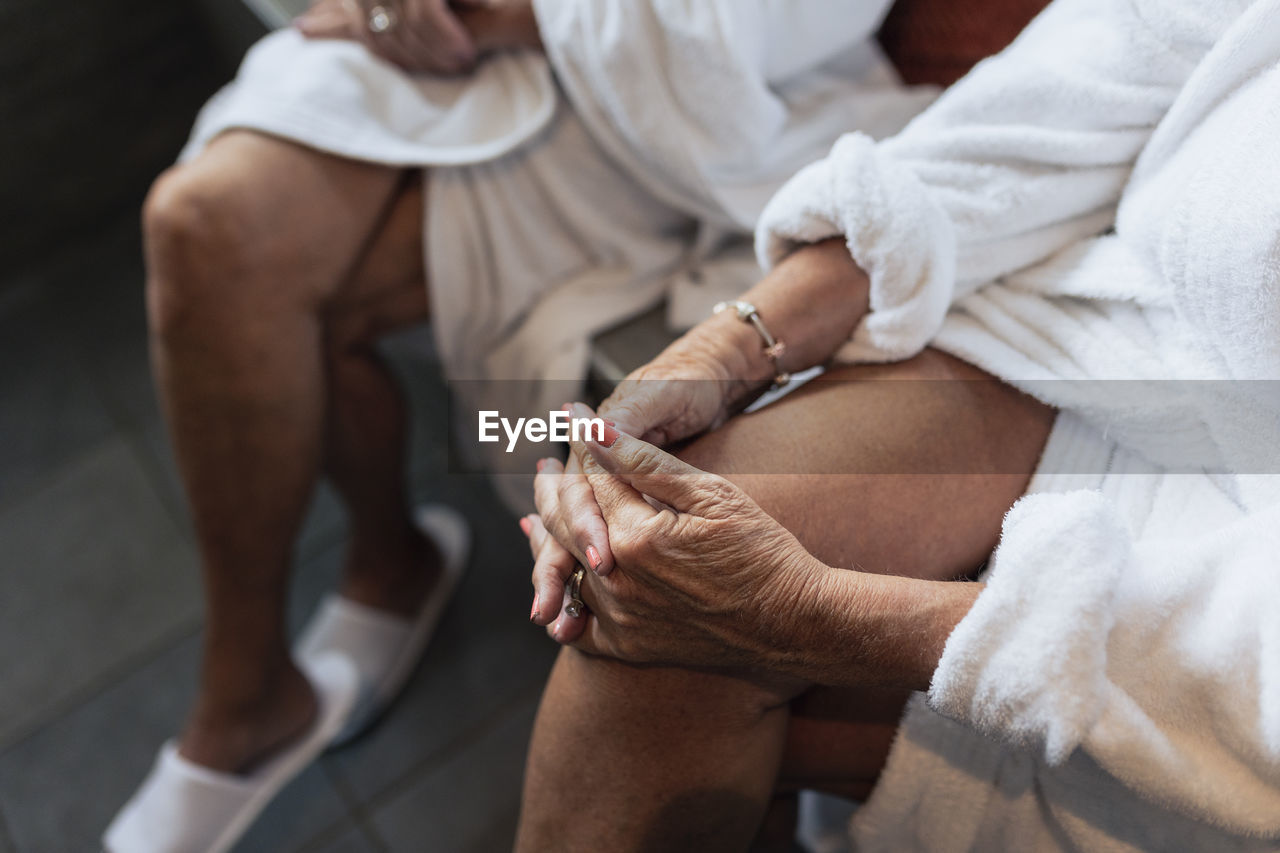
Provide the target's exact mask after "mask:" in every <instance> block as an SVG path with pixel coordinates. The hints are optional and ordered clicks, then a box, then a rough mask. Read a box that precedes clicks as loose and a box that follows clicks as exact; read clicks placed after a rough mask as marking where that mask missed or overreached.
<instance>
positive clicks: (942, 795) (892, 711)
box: [519, 0, 1280, 851]
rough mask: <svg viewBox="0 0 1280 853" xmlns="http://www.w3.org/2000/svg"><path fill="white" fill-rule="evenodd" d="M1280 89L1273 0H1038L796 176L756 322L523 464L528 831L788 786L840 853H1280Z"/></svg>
mask: <svg viewBox="0 0 1280 853" xmlns="http://www.w3.org/2000/svg"><path fill="white" fill-rule="evenodd" d="M1277 103H1280V0H1233V2H1222V0H1174V2H1168V0H1163V2H1154V1H1152V2H1148V0H1137V2H1133V3H1112V2H1109V0H1056V2H1054V3H1053V4H1052V5H1051V6H1050V7H1049V8H1048V10H1047V11H1045V12H1044V13H1043V14H1042V15H1041V16H1040V17H1039V18H1037V20H1036V21H1035V22H1033V23H1032V24H1031V26H1030V27H1029V28H1028V29H1027V30H1026V31H1025V32H1024V33H1023V34H1022V36H1020V37H1019V39H1018V40H1017V41H1015V42H1014V44H1013V45H1012V46H1011V47H1010V48H1008V49H1007V50H1006V51H1005V52H1004V53H1002V54H1001V55H1000V56H998V57H996V58H994V59H992V60H989V61H988V62H987V63H985V64H983V65H981V66H979V67H978V68H977V69H975V70H974V72H972V73H971V74H970V75H969V76H968V77H966V78H965V79H964V80H962V81H961V82H960V83H958V84H957V85H956V86H955V87H954V88H952V89H951V90H950V91H948V92H947V93H946V94H945V95H944V96H943V97H942V98H941V99H940V100H939V101H938V102H937V103H936V104H935V105H934V106H933V107H931V108H930V109H929V110H927V111H926V112H925V113H924V114H923V115H922V116H921V117H920V118H919V119H917V120H916V121H915V122H913V123H912V124H911V126H910V127H909V128H907V129H906V130H905V131H904V132H903V133H902V134H900V135H899V136H897V137H895V138H893V139H890V140H887V141H885V142H883V143H880V144H878V145H877V144H875V143H873V142H872V141H871V140H869V139H867V138H866V137H865V136H863V135H860V134H856V133H854V134H850V135H849V136H847V137H845V138H843V139H842V140H840V141H839V142H838V143H837V144H836V145H835V147H834V148H833V149H832V151H831V153H830V155H829V156H828V157H827V158H826V159H824V160H822V161H820V162H818V163H816V164H814V165H812V166H810V167H808V168H806V169H805V170H803V171H801V172H800V173H799V174H798V175H797V176H796V177H795V178H794V179H793V180H792V181H791V182H789V183H788V184H787V185H786V186H785V187H783V189H782V190H781V191H780V192H779V193H778V195H777V196H775V197H774V199H773V200H772V201H771V202H770V203H769V205H768V206H767V208H766V209H765V211H764V213H763V215H762V219H761V223H760V226H759V230H758V233H757V249H758V252H759V254H760V257H761V260H762V262H763V263H764V264H765V266H766V267H767V268H770V271H769V273H768V275H766V277H765V278H764V279H763V280H762V281H761V282H760V283H759V284H758V285H756V286H755V287H754V288H752V289H751V290H750V291H749V292H748V293H747V294H746V295H745V296H744V301H745V302H747V303H750V305H751V306H754V309H755V310H756V312H757V313H756V314H755V315H754V319H756V320H758V321H759V322H760V323H761V324H763V327H764V329H765V330H767V331H768V332H769V335H768V336H766V335H763V334H762V333H761V332H760V330H759V329H758V328H756V326H755V325H754V324H753V323H752V322H744V321H743V319H742V317H743V316H744V315H745V316H746V319H747V320H751V319H752V315H751V309H749V308H744V309H743V310H742V311H740V312H739V311H732V310H730V311H722V312H720V313H717V314H715V315H714V316H713V317H711V318H710V319H708V320H706V321H705V322H703V323H701V324H700V325H698V326H697V327H695V328H694V329H693V330H692V331H690V332H689V333H688V334H687V335H685V336H684V337H683V338H682V339H680V340H679V341H677V342H676V343H675V344H673V345H672V346H671V347H670V348H668V349H667V350H666V351H665V352H664V353H662V354H661V355H660V356H658V357H657V358H656V359H655V360H654V361H653V362H651V363H650V364H648V365H646V366H645V367H643V368H641V369H640V370H639V371H637V372H636V373H635V374H634V375H633V376H632V377H631V378H630V379H629V380H628V381H627V382H624V383H623V384H622V385H621V386H620V387H619V388H618V389H617V391H616V392H615V394H614V395H613V396H612V397H611V398H610V399H609V400H608V401H606V403H605V404H604V405H602V406H601V408H600V412H601V414H602V415H603V416H604V417H606V418H609V419H610V420H612V421H613V422H614V426H611V427H610V428H609V429H607V430H603V431H602V434H601V435H600V436H599V437H598V440H594V441H580V442H578V443H576V444H575V445H574V447H573V453H572V455H571V457H570V461H569V463H568V467H569V469H570V470H568V471H566V470H565V469H564V468H563V467H562V466H561V464H560V462H559V461H556V460H547V461H545V462H543V463H541V464H540V468H541V471H540V473H539V474H538V477H537V479H536V481H535V494H536V497H537V503H538V507H539V510H540V515H538V516H533V517H530V518H529V519H528V524H527V525H526V526H527V527H528V529H529V533H530V542H531V547H532V549H533V551H534V553H535V555H536V558H535V568H534V575H533V582H534V592H535V596H534V604H533V607H534V611H535V621H536V622H537V623H538V624H540V625H544V626H547V629H548V630H549V631H550V633H551V634H552V636H553V637H555V638H556V639H557V640H558V641H560V642H561V643H564V644H566V645H567V646H568V647H567V648H565V649H564V650H563V651H562V652H561V654H560V657H559V659H558V662H557V664H556V667H555V669H554V671H553V673H552V676H551V678H550V681H549V683H548V685H547V688H546V692H545V694H544V697H543V700H542V706H541V709H540V712H539V714H538V718H537V723H536V728H535V731H534V735H533V740H532V745H531V750H530V757H529V764H528V768H527V773H526V782H525V790H524V805H523V811H522V818H521V826H520V836H519V849H520V850H524V851H535V850H536V851H546V850H557V851H577V850H595V849H606V850H663V851H678V850H698V851H710V850H746V849H748V848H749V847H750V846H751V844H752V841H753V837H754V836H755V835H756V833H757V831H758V828H759V827H760V824H761V820H762V816H763V815H764V814H765V811H766V808H767V806H768V804H769V802H770V798H771V796H773V795H774V794H775V793H776V792H778V791H786V790H795V789H797V788H817V789H822V790H826V791H829V792H833V793H837V794H843V795H845V796H848V797H851V798H855V799H858V800H862V801H864V804H863V805H862V806H861V807H860V808H859V810H858V811H857V812H856V814H855V816H854V819H853V823H852V834H853V840H854V842H855V846H856V848H857V849H859V850H893V851H899V850H929V851H951V850H957V851H959V850H983V851H987V850H1017V851H1026V850H1063V849H1073V850H1170V849H1179V850H1214V851H1243V850H1262V849H1274V846H1275V844H1276V843H1277V842H1280V701H1277V693H1276V685H1277V684H1280V658H1278V657H1277V653H1276V650H1277V649H1280V607H1278V606H1277V602H1278V601H1280V393H1277V388H1278V387H1280V289H1278V288H1277V285H1276V268H1277V267H1276V257H1277V255H1276V253H1277V247H1278V246H1280V169H1276V168H1275V150H1274V149H1275V144H1274V140H1275V139H1276V138H1277V136H1278V135H1280V112H1278V111H1277V109H1276V104H1277ZM766 337H768V338H770V339H776V340H780V341H782V342H784V343H785V344H786V347H785V349H784V350H782V351H781V352H780V353H779V352H778V350H777V349H772V350H770V351H769V352H766V351H765V349H764V340H763V339H764V338H766ZM824 363H825V364H830V365H831V366H830V368H829V370H828V372H827V374H826V376H825V377H824V380H821V381H814V382H811V383H809V384H807V385H804V386H802V387H801V388H800V389H799V390H796V391H795V392H794V393H791V394H790V395H788V396H786V397H784V398H783V399H782V400H781V401H779V402H775V403H773V404H771V405H768V406H765V407H763V408H761V409H759V410H758V411H755V412H754V413H751V414H741V415H737V414H735V412H737V411H738V410H739V409H740V408H741V407H742V405H743V403H744V402H745V401H747V400H749V399H751V398H752V397H753V396H755V395H756V394H758V393H759V392H760V391H761V390H762V389H764V388H766V387H768V386H769V384H770V383H771V380H773V379H774V377H775V376H777V375H778V374H779V373H780V372H786V371H796V370H799V369H801V368H804V367H807V366H809V365H817V364H824ZM896 380H901V381H896ZM1111 380H1132V381H1124V382H1115V381H1111ZM1186 380H1209V381H1195V382H1192V381H1186ZM577 411H578V413H579V414H580V415H583V416H586V415H589V414H591V413H590V412H589V410H586V409H585V408H584V407H580V406H579V407H578V409H577ZM689 439H692V441H690V442H689V443H687V444H684V445H682V446H681V447H680V449H679V451H678V456H679V458H677V456H673V455H669V454H667V453H666V452H664V451H662V450H660V449H659V448H658V447H657V446H656V445H659V444H673V443H675V442H682V441H688V440H689ZM704 469H705V471H712V472H716V474H711V473H704ZM993 550H994V554H992V552H993ZM989 558H990V561H991V562H990V566H989V567H988V568H987V569H986V571H985V572H984V573H982V574H981V575H980V582H978V583H973V582H969V583H954V582H948V581H954V580H956V579H965V578H971V577H972V576H973V575H974V573H976V572H978V571H979V569H980V568H981V567H982V566H983V565H984V564H985V563H986V562H987V561H988V559H989ZM582 567H586V570H585V571H584V572H583V574H582V575H579V574H578V572H579V571H580V570H581V569H582ZM566 581H568V583H567V585H566ZM575 593H576V595H575ZM579 599H580V600H581V601H582V602H584V605H583V606H581V608H580V606H579V604H578V600H579ZM575 614H578V615H575ZM912 691H919V693H914V694H913V692H912ZM922 694H923V695H922Z"/></svg>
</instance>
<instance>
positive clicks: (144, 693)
mask: <svg viewBox="0 0 1280 853" xmlns="http://www.w3.org/2000/svg"><path fill="white" fill-rule="evenodd" d="M198 659H199V644H198V638H196V637H192V638H190V639H188V640H186V641H184V642H183V643H181V644H179V645H178V646H177V647H175V648H174V649H172V650H171V651H169V652H166V653H165V654H163V655H161V656H160V657H159V658H157V659H156V660H154V661H152V662H151V663H150V664H148V665H147V666H145V667H143V668H142V669H140V670H138V671H137V672H135V673H133V674H132V675H130V676H129V677H128V678H126V679H124V680H122V681H121V682H120V683H119V684H117V685H115V686H113V687H112V688H110V689H109V690H107V691H105V692H104V693H102V694H101V695H100V696H98V697H95V698H94V699H93V700H91V701H90V702H87V703H86V704H84V705H83V706H81V707H80V708H77V709H76V710H75V711H73V712H71V713H70V714H68V715H66V716H65V717H63V718H61V719H59V720H58V721H56V722H55V723H53V724H52V725H50V726H49V727H48V728H46V729H43V730H42V731H40V732H39V733H37V734H36V735H34V736H32V737H30V738H28V739H26V740H24V741H22V742H21V743H19V744H18V745H16V746H15V747H13V748H11V749H10V750H8V751H7V752H5V753H4V754H3V755H0V808H3V810H4V814H5V816H6V819H7V820H8V821H9V825H10V827H11V828H12V831H13V836H14V840H15V842H16V843H17V845H18V851H17V853H44V851H73V850H90V849H96V847H95V846H94V845H95V843H96V841H97V839H98V837H99V835H100V834H101V832H102V830H103V829H104V828H105V827H106V825H107V823H109V822H110V820H111V817H112V815H113V814H114V813H115V811H116V810H117V809H118V808H119V807H120V805H121V804H122V803H123V802H124V801H125V800H126V799H128V797H129V795H130V794H131V793H132V792H133V790H134V789H135V788H136V786H137V784H138V782H139V781H141V779H142V777H143V776H144V775H145V774H146V772H147V770H148V769H149V768H150V765H151V761H152V760H153V758H154V756H155V751H156V749H157V748H158V747H159V745H160V744H161V743H163V742H164V740H165V739H166V738H168V737H171V736H172V735H173V733H174V732H175V731H176V730H177V727H178V725H179V724H180V722H181V719H182V715H183V714H184V713H185V711H186V708H187V705H188V703H189V702H190V699H191V695H192V691H193V690H194V685H195V676H196V665H197V663H198ZM70 780H74V783H71V782H70ZM345 820H347V813H346V808H345V805H344V804H343V801H342V799H341V797H340V796H339V795H338V793H337V792H336V791H335V790H334V788H333V786H332V785H331V784H330V783H329V780H328V777H327V776H326V774H325V773H324V772H323V771H322V770H321V769H320V767H318V766H313V767H311V768H309V769H308V770H307V771H305V772H304V773H303V774H302V775H301V776H300V777H298V779H297V780H295V781H294V782H293V783H292V784H291V785H290V786H289V787H287V788H286V789H285V790H284V791H283V792H282V793H281V794H280V796H279V797H278V798H277V799H276V801H275V802H273V803H272V804H271V805H270V806H269V807H268V808H267V810H266V811H265V812H264V813H263V815H262V817H261V818H260V819H259V821H258V823H257V824H256V825H255V826H254V827H253V829H251V830H250V833H249V834H248V835H246V837H245V838H244V840H243V841H242V842H241V844H240V845H239V847H238V848H237V849H238V850H241V851H260V850H270V851H287V850H296V849H298V848H300V847H301V846H302V845H303V844H304V843H305V842H306V840H307V839H309V838H312V837H314V836H315V835H316V834H317V833H318V832H321V831H323V830H324V829H325V828H326V827H327V826H332V825H334V824H337V823H341V822H343V821H345Z"/></svg>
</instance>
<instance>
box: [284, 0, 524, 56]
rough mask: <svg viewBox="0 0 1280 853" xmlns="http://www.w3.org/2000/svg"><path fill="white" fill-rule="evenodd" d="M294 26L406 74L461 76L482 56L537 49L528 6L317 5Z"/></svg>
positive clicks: (443, 2) (414, 1)
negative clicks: (350, 45) (357, 45)
mask: <svg viewBox="0 0 1280 853" xmlns="http://www.w3.org/2000/svg"><path fill="white" fill-rule="evenodd" d="M294 25H295V26H296V27H297V28H298V30H299V31H300V32H301V33H302V34H303V35H304V36H306V37H308V38H339V39H349V40H352V41H358V42H361V43H362V44H364V45H365V46H366V47H368V48H369V50H370V51H371V52H373V53H375V54H377V55H379V56H381V57H382V58H384V59H386V60H388V61H389V62H393V63H395V64H396V65H399V66H400V67H401V68H403V69H405V70H406V71H413V72H425V73H432V74H460V73H463V72H465V71H468V70H470V69H471V68H472V66H474V65H475V62H476V59H477V57H479V56H480V55H481V54H483V53H486V52H489V51H493V50H499V49H502V48H512V47H538V46H540V38H539V36H538V27H537V22H536V21H535V19H534V15H533V7H532V4H531V3H530V2H529V0H504V2H502V3H495V4H490V3H486V2H483V0H465V2H453V3H450V2H448V0H319V2H317V3H316V4H315V5H313V6H312V7H311V8H310V9H309V10H308V11H307V12H306V13H305V14H303V15H302V16H301V17H299V18H298V19H297V20H296V21H295V22H294Z"/></svg>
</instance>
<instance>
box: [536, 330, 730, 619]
mask: <svg viewBox="0 0 1280 853" xmlns="http://www.w3.org/2000/svg"><path fill="white" fill-rule="evenodd" d="M740 331H741V329H740V328H738V327H737V326H735V325H732V324H725V323H721V324H720V325H719V326H718V327H717V326H715V325H713V324H708V325H706V326H703V327H699V328H698V329H695V330H694V331H693V332H691V333H689V334H687V335H685V336H684V337H682V338H681V339H680V340H678V341H676V342H675V343H674V344H672V345H671V346H670V347H668V348H667V349H666V350H664V351H663V352H662V353H661V354H660V355H659V356H658V357H657V358H655V359H654V360H653V361H651V362H649V363H648V364H646V365H645V366H643V367H641V368H640V369H638V370H635V371H633V372H632V373H631V375H629V376H628V377H627V378H626V379H624V380H623V381H622V382H621V383H619V385H618V387H617V388H616V389H614V392H613V394H611V395H610V396H609V398H608V399H607V400H605V401H604V403H603V404H601V406H600V415H601V416H602V417H605V418H608V419H609V420H610V423H612V424H613V425H615V426H616V427H617V428H618V429H620V430H622V431H624V432H627V433H630V434H631V435H635V436H639V437H640V438H642V439H644V440H645V441H648V442H650V443H652V444H657V445H659V446H664V445H667V444H670V443H672V442H675V441H680V440H682V439H685V438H689V437H691V436H695V435H698V434H699V433H702V432H705V431H706V430H708V429H712V428H714V427H716V426H719V425H720V424H721V423H723V422H724V421H725V420H726V419H727V418H728V417H729V415H730V414H731V413H732V410H733V406H734V401H735V400H736V399H737V398H738V396H740V394H739V393H738V392H740V391H741V390H742V388H743V383H741V382H739V381H738V380H736V379H735V378H734V376H735V374H740V373H741V368H740V367H739V366H738V365H736V364H735V361H736V360H737V359H738V358H739V357H740V355H741V343H740V339H734V336H733V335H734V333H737V332H740ZM726 332H728V334H726ZM748 340H749V341H750V338H748ZM571 413H572V412H571ZM583 413H586V414H583ZM589 414H590V413H589V412H588V410H587V409H586V407H585V406H583V407H581V409H580V411H579V412H578V413H577V416H580V417H585V416H589ZM541 466H551V469H552V470H551V471H550V472H548V473H549V474H554V475H555V476H554V477H552V476H548V477H544V478H539V479H538V480H535V500H537V501H538V505H539V506H542V505H543V504H547V503H550V502H553V501H554V502H555V503H556V504H557V505H559V506H560V507H561V508H562V511H561V512H559V513H556V514H555V515H554V516H546V515H544V524H546V525H547V526H546V527H545V528H543V529H544V530H545V531H546V532H547V533H550V537H549V538H550V540H551V541H550V542H546V543H544V544H541V545H540V547H539V552H543V551H545V552H546V553H545V555H544V556H543V557H542V560H541V567H542V568H544V569H549V568H550V567H552V566H562V565H565V564H571V561H576V562H578V563H581V564H582V565H585V566H588V567H590V568H591V570H592V571H594V572H596V573H597V574H602V575H607V574H608V573H609V572H610V571H612V570H613V566H614V556H613V548H612V546H611V544H610V542H609V535H608V530H607V528H606V526H605V521H604V517H603V516H602V515H601V513H600V507H599V506H598V504H597V502H596V498H595V495H594V494H593V492H592V488H591V485H590V482H589V481H588V479H587V478H586V477H585V476H584V475H583V469H582V459H581V457H580V455H579V453H572V454H570V456H569V460H568V463H567V466H564V467H562V466H560V463H559V462H558V461H557V460H554V459H547V460H543V462H542V463H540V467H541ZM537 556H538V555H537V554H535V557H537ZM534 585H535V587H537V589H538V595H537V598H538V600H537V601H536V602H535V606H534V611H535V613H534V615H533V621H534V622H535V623H537V624H539V625H549V624H551V623H552V622H553V621H555V620H557V619H558V620H559V621H560V628H561V630H564V631H567V632H568V633H569V634H570V635H576V632H577V631H578V630H580V628H581V620H580V619H575V618H574V617H571V616H568V615H567V614H562V613H560V608H559V602H560V601H561V600H562V597H563V588H562V583H561V580H560V579H559V577H558V576H557V574H556V573H554V572H551V571H538V570H536V569H535V581H534Z"/></svg>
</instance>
